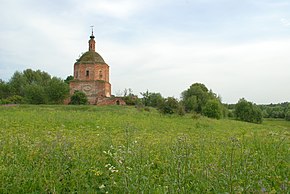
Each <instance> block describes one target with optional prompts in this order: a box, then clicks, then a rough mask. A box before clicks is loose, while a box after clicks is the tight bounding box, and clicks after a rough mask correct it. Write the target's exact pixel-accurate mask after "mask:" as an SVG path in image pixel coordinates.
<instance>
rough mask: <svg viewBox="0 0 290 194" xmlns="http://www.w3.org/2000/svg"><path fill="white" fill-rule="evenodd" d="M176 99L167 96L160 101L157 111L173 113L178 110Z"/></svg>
mask: <svg viewBox="0 0 290 194" xmlns="http://www.w3.org/2000/svg"><path fill="white" fill-rule="evenodd" d="M178 106H179V104H178V101H177V100H176V99H175V98H173V97H168V98H166V99H164V101H163V102H162V103H160V106H159V108H158V109H159V111H160V112H161V113H163V114H173V113H175V112H177V110H178Z"/></svg>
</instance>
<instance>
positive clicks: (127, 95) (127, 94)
mask: <svg viewBox="0 0 290 194" xmlns="http://www.w3.org/2000/svg"><path fill="white" fill-rule="evenodd" d="M122 99H123V100H124V101H125V103H126V104H127V105H138V104H140V100H139V98H138V96H137V95H135V94H133V90H132V89H131V88H129V89H125V90H124V96H123V97H122Z"/></svg>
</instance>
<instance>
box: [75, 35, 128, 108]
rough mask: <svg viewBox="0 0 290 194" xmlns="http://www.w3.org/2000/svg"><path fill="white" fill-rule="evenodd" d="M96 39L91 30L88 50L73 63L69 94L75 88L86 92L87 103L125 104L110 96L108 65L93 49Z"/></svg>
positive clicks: (119, 99)
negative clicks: (72, 77)
mask: <svg viewBox="0 0 290 194" xmlns="http://www.w3.org/2000/svg"><path fill="white" fill-rule="evenodd" d="M95 48H96V41H95V36H94V33H93V30H92V34H91V36H90V40H89V50H88V51H87V52H85V53H84V54H83V55H82V56H81V57H80V58H79V59H77V60H76V62H75V64H74V79H73V80H72V81H70V95H73V94H74V92H75V91H76V90H78V91H82V92H84V93H85V94H86V96H87V98H88V102H89V104H93V105H112V104H117V105H120V104H125V102H124V101H123V100H122V99H121V98H117V97H114V96H111V84H110V82H109V65H108V64H107V63H106V62H105V61H104V59H103V58H102V57H101V55H100V54H98V53H97V52H96V51H95Z"/></svg>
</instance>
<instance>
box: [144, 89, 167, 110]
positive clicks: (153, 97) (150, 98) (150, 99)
mask: <svg viewBox="0 0 290 194" xmlns="http://www.w3.org/2000/svg"><path fill="white" fill-rule="evenodd" d="M140 94H141V95H142V96H143V98H142V103H143V104H144V105H145V106H151V107H158V105H159V104H160V103H161V102H162V100H163V97H162V96H161V94H160V93H152V92H148V90H147V91H146V92H143V93H142V92H141V93H140Z"/></svg>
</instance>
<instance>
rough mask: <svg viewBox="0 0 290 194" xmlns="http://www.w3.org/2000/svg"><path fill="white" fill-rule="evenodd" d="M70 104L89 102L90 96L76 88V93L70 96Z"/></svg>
mask: <svg viewBox="0 0 290 194" xmlns="http://www.w3.org/2000/svg"><path fill="white" fill-rule="evenodd" d="M70 104H73V105H81V104H82V105H85V104H88V98H87V96H86V94H85V93H84V92H82V91H78V90H75V91H74V94H73V95H72V96H71V97H70Z"/></svg>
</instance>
